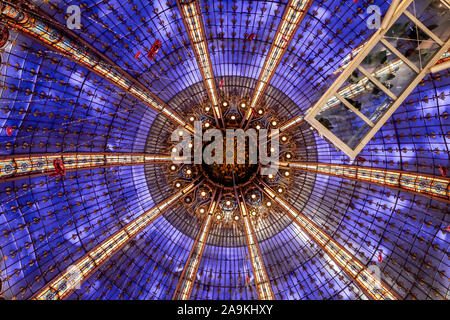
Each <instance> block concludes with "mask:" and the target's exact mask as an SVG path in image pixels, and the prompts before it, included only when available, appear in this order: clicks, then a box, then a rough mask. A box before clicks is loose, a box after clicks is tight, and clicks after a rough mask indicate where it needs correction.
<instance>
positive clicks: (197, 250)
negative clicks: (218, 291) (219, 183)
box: [172, 189, 222, 300]
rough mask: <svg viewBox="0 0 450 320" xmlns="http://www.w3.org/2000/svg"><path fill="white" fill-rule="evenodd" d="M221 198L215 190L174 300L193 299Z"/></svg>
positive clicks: (179, 281)
mask: <svg viewBox="0 0 450 320" xmlns="http://www.w3.org/2000/svg"><path fill="white" fill-rule="evenodd" d="M221 197H222V194H221V193H219V192H218V191H217V189H216V190H214V193H213V196H212V197H211V203H210V205H209V208H208V214H207V216H206V217H205V219H204V220H203V225H202V228H201V230H200V232H199V233H198V235H197V237H196V238H195V241H194V244H193V245H192V249H191V252H190V253H189V256H188V259H187V262H186V264H185V265H184V268H183V271H182V273H181V275H180V279H179V280H178V284H177V287H176V288H175V292H174V294H173V296H172V300H189V299H190V298H191V294H192V289H193V287H194V283H195V279H196V277H197V271H198V268H199V266H200V261H201V260H202V256H203V250H204V249H205V246H206V241H207V240H208V234H209V230H210V228H211V224H212V221H213V219H214V212H215V211H216V208H217V204H218V203H219V201H220V198H221Z"/></svg>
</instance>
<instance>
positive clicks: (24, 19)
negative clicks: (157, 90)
mask: <svg viewBox="0 0 450 320" xmlns="http://www.w3.org/2000/svg"><path fill="white" fill-rule="evenodd" d="M0 6H1V13H0V17H1V18H3V19H4V20H6V22H7V23H8V25H9V26H10V27H13V28H15V29H17V30H18V31H19V32H22V33H23V34H24V35H25V36H27V37H29V38H31V39H32V40H34V41H37V42H38V43H40V44H42V45H44V46H46V47H47V48H49V49H51V50H53V51H54V52H56V53H59V54H60V55H62V56H64V57H66V58H68V59H70V60H72V61H73V62H75V63H76V64H78V65H80V66H82V67H84V68H87V69H88V70H90V71H92V72H94V73H96V74H98V75H99V76H100V77H102V78H103V79H105V80H107V81H109V82H110V83H112V84H113V85H115V86H117V87H118V88H120V89H121V90H123V91H125V92H127V93H129V94H130V95H132V96H133V97H135V98H136V99H138V100H139V101H141V102H143V103H144V104H145V105H147V106H148V107H150V108H151V109H153V110H155V111H156V112H158V113H161V114H163V115H164V116H166V117H168V118H169V119H170V120H172V121H173V122H175V123H177V124H178V125H180V126H182V127H184V128H186V129H187V130H189V131H191V132H193V128H192V127H191V125H190V124H188V123H186V122H185V121H184V120H183V118H182V117H181V116H179V115H178V114H177V113H176V112H175V111H173V110H171V108H170V107H169V106H168V105H167V104H166V103H165V102H164V101H162V100H161V99H160V98H159V97H157V96H156V95H155V94H153V93H152V92H150V90H148V89H147V88H146V87H145V86H144V85H143V84H142V83H140V82H139V81H137V80H136V79H135V78H133V77H132V76H131V75H129V74H128V73H127V72H126V71H124V70H123V69H121V68H120V67H119V66H118V65H117V64H114V63H112V62H111V61H109V60H105V59H103V58H102V57H103V56H102V54H101V53H100V52H98V51H97V50H95V49H93V48H92V47H90V48H87V47H85V46H83V45H80V43H82V41H81V40H80V38H79V36H76V37H75V36H74V35H73V33H69V32H67V30H65V29H62V28H59V27H58V26H59V23H58V22H57V21H53V20H50V21H49V20H48V19H49V18H46V19H42V18H41V17H40V16H39V15H38V14H36V13H34V12H31V11H30V10H29V9H24V8H20V7H19V6H16V5H12V4H10V3H9V2H8V1H4V0H1V1H0Z"/></svg>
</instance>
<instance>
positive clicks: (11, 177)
mask: <svg viewBox="0 0 450 320" xmlns="http://www.w3.org/2000/svg"><path fill="white" fill-rule="evenodd" d="M56 159H60V160H62V163H63V165H64V168H65V171H66V172H73V171H79V170H87V169H99V168H109V167H123V166H134V165H146V164H158V163H171V162H172V161H173V159H172V157H171V156H170V155H162V154H147V153H119V152H109V153H104V152H78V153H42V154H15V155H3V156H0V183H4V182H10V181H16V180H21V179H24V178H34V177H40V176H45V175H49V174H51V173H54V172H55V167H54V161H55V160H56Z"/></svg>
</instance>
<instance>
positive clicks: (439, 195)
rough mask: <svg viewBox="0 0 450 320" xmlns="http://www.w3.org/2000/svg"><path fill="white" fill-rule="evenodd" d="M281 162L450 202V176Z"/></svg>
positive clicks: (341, 165)
mask: <svg viewBox="0 0 450 320" xmlns="http://www.w3.org/2000/svg"><path fill="white" fill-rule="evenodd" d="M279 165H280V166H281V167H284V168H293V169H298V170H301V171H306V172H312V173H315V174H324V175H328V176H334V177H339V178H342V179H348V180H353V181H358V182H363V183H368V184H373V185H378V186H382V187H386V188H391V189H394V190H399V191H404V192H408V193H412V194H415V195H419V196H423V197H427V198H430V199H434V200H438V201H441V202H445V203H450V178H446V177H439V176H435V175H429V174H422V173H416V172H408V171H403V170H388V169H382V168H371V167H363V166H355V165H344V164H333V163H317V162H293V161H292V162H287V161H286V162H279Z"/></svg>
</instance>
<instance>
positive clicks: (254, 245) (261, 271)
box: [236, 189, 275, 300]
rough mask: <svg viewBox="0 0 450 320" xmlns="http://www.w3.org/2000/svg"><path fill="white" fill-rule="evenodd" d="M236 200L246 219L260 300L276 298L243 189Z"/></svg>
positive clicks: (246, 232) (249, 247)
mask: <svg viewBox="0 0 450 320" xmlns="http://www.w3.org/2000/svg"><path fill="white" fill-rule="evenodd" d="M236 200H237V201H238V206H239V210H240V211H241V216H242V220H243V221H244V229H245V237H246V239H247V247H248V253H249V257H250V262H251V264H252V270H253V275H254V277H255V286H256V291H257V293H258V299H259V300H275V295H274V293H273V289H272V286H271V284H270V281H269V276H268V275H267V270H266V266H265V264H264V260H263V258H262V254H261V249H260V248H259V244H258V242H257V240H256V236H255V231H254V229H253V225H252V222H251V221H250V217H249V214H248V209H247V205H246V203H245V198H244V193H243V192H242V189H238V190H237V191H236Z"/></svg>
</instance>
